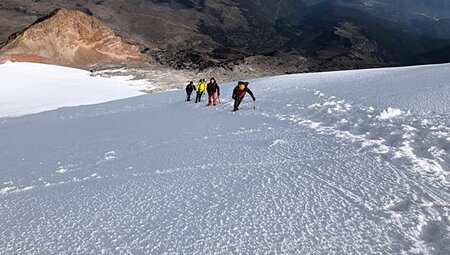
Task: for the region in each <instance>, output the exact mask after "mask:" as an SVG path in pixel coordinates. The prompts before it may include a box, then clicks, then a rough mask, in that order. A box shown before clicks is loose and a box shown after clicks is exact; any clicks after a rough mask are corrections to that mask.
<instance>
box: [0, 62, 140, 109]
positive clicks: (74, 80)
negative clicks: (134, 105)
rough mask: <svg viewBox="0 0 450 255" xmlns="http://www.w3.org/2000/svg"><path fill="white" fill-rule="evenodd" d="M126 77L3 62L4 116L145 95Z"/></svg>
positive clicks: (0, 83) (0, 91)
mask: <svg viewBox="0 0 450 255" xmlns="http://www.w3.org/2000/svg"><path fill="white" fill-rule="evenodd" d="M133 83H134V82H133V81H128V80H126V79H124V78H123V77H115V78H111V79H105V78H100V77H91V76H90V73H89V72H87V71H84V70H80V69H74V68H68V67H61V66H54V65H45V64H36V63H12V62H6V63H5V64H0V117H5V116H18V115H24V114H30V113H37V112H42V111H47V110H53V109H57V108H59V107H63V106H77V105H85V104H95V103H102V102H107V101H112V100H117V99H123V98H128V97H132V96H138V95H142V94H144V93H142V92H139V91H138V89H136V88H133V87H131V86H130V85H133Z"/></svg>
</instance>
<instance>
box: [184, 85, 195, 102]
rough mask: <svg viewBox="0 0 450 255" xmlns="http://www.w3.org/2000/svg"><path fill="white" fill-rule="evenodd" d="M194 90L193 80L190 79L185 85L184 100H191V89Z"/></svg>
mask: <svg viewBox="0 0 450 255" xmlns="http://www.w3.org/2000/svg"><path fill="white" fill-rule="evenodd" d="M194 90H195V85H194V82H193V81H191V82H190V83H189V84H188V85H187V86H186V101H191V94H192V91H194Z"/></svg>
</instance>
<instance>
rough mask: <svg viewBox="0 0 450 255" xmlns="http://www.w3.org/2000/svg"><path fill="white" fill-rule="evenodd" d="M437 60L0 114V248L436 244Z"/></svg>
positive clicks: (172, 249)
mask: <svg viewBox="0 0 450 255" xmlns="http://www.w3.org/2000/svg"><path fill="white" fill-rule="evenodd" d="M449 78H450V65H438V66H423V67H410V68H399V69H379V70H364V71H352V72H334V73H325V74H303V75H290V76H280V77H270V78H264V79H260V80H256V81H253V82H252V83H251V88H252V89H253V91H254V92H255V95H256V97H257V102H256V106H257V108H256V109H253V107H252V106H253V105H252V103H251V102H250V101H248V98H246V100H245V102H244V104H243V105H242V107H241V109H242V110H241V111H239V112H237V113H232V112H231V104H232V102H231V100H230V99H229V96H230V94H231V90H232V88H233V86H232V85H230V84H228V85H225V86H223V87H222V91H223V92H222V104H220V105H219V106H217V107H216V108H212V107H205V105H204V104H193V103H184V102H183V100H184V94H183V92H182V91H176V92H167V93H159V94H153V95H146V96H141V97H134V98H129V99H125V100H120V101H114V102H109V103H104V104H99V105H90V106H81V107H74V108H64V109H59V110H56V111H50V112H45V113H41V114H36V115H29V116H24V117H20V118H6V119H0V144H1V145H2V150H0V161H1V162H2V164H1V166H0V215H1V217H0V226H1V228H0V254H17V253H27V254H88V253H90V254H163V253H166V254H173V253H188V254H210V253H214V254H241V253H242V254H261V253H263V254H267V253H282V254H286V253H289V254H449V253H450V177H449V172H450V167H449V166H450V164H449V163H450V158H449V152H450V136H449V132H450V123H449V122H450V118H449V113H448V109H449V104H450V102H449V98H450V97H449V95H450V84H449V82H448V81H449Z"/></svg>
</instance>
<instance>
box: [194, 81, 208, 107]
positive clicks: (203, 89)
mask: <svg viewBox="0 0 450 255" xmlns="http://www.w3.org/2000/svg"><path fill="white" fill-rule="evenodd" d="M196 88H197V89H196V91H197V97H196V98H195V103H198V102H201V101H202V96H203V93H205V92H206V80H205V79H200V80H199V81H198V83H197V87H196Z"/></svg>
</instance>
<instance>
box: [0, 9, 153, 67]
mask: <svg viewBox="0 0 450 255" xmlns="http://www.w3.org/2000/svg"><path fill="white" fill-rule="evenodd" d="M2 60H3V61H5V60H12V61H30V62H42V63H49V64H57V65H64V66H71V67H78V68H88V67H89V66H90V65H93V64H99V63H108V62H129V61H140V62H142V61H144V62H152V59H151V58H150V57H149V56H147V55H146V54H143V53H141V51H140V49H139V47H137V46H135V45H131V44H129V43H127V42H126V41H124V40H123V39H122V38H121V37H119V36H118V35H116V34H115V33H114V32H113V31H112V29H110V28H109V27H108V26H106V25H105V24H103V23H102V22H100V21H99V20H98V19H96V18H95V17H93V16H91V15H88V14H86V13H84V12H82V11H77V10H68V9H58V10H55V11H53V12H52V13H51V14H50V15H48V16H46V17H44V18H41V19H39V20H37V21H36V22H35V23H34V24H32V25H31V26H29V27H28V28H26V29H24V30H22V31H21V32H18V33H15V34H13V35H11V36H10V37H9V39H8V41H6V42H5V43H4V44H3V45H0V61H2Z"/></svg>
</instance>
